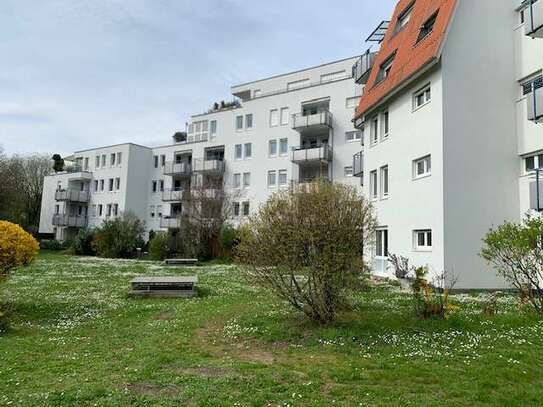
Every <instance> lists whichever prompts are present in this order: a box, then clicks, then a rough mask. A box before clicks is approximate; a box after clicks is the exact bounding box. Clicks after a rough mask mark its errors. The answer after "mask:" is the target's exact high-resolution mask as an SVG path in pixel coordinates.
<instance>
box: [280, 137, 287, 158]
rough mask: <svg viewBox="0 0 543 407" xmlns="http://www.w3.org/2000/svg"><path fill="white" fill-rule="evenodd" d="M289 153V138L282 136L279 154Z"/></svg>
mask: <svg viewBox="0 0 543 407" xmlns="http://www.w3.org/2000/svg"><path fill="white" fill-rule="evenodd" d="M287 154H288V139H287V138H282V139H281V140H279V155H287Z"/></svg>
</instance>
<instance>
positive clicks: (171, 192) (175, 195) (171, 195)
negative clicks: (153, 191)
mask: <svg viewBox="0 0 543 407" xmlns="http://www.w3.org/2000/svg"><path fill="white" fill-rule="evenodd" d="M184 196H185V190H183V189H165V190H164V191H162V200H163V201H164V202H181V201H182V200H183V199H184Z"/></svg>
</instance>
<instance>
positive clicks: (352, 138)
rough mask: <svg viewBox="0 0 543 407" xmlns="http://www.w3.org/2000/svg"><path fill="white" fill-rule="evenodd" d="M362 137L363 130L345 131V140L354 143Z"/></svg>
mask: <svg viewBox="0 0 543 407" xmlns="http://www.w3.org/2000/svg"><path fill="white" fill-rule="evenodd" d="M361 139H362V132H361V131H348V132H346V133H345V142H347V143H352V142H356V141H360V140H361Z"/></svg>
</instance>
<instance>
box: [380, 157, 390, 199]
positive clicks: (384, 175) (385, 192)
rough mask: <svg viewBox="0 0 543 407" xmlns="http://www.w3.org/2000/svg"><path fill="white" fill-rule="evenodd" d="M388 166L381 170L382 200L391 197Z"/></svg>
mask: <svg viewBox="0 0 543 407" xmlns="http://www.w3.org/2000/svg"><path fill="white" fill-rule="evenodd" d="M389 174H390V173H389V168H388V165H383V166H382V167H381V168H379V195H380V198H381V199H388V198H389V196H390V178H389Z"/></svg>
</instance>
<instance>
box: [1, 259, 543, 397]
mask: <svg viewBox="0 0 543 407" xmlns="http://www.w3.org/2000/svg"><path fill="white" fill-rule="evenodd" d="M181 271H182V270H179V269H169V268H164V267H162V266H161V265H160V264H159V263H153V262H134V261H114V260H101V259H94V258H82V257H69V256H63V255H58V254H51V253H44V254H42V255H40V257H39V258H38V259H37V260H36V261H35V262H34V263H33V264H32V265H31V266H30V267H27V268H23V269H20V270H17V271H16V272H15V273H14V274H13V275H12V277H11V278H10V279H9V280H8V281H7V282H6V283H5V284H3V286H2V287H1V289H0V300H2V301H7V302H9V303H11V305H12V321H13V324H12V325H13V326H12V330H11V331H10V332H8V333H5V334H3V335H0V405H2V406H4V405H6V406H7V405H12V406H13V405H21V406H44V405H54V406H74V405H77V406H85V405H89V406H116V405H135V406H147V405H165V406H167V405H182V406H223V405H224V406H268V405H270V406H332V405H337V406H373V405H383V406H385V405H386V406H388V405H401V406H405V405H435V406H443V405H451V406H477V405H510V406H512V405H520V406H526V405H541V403H542V401H541V400H542V399H543V374H542V373H543V352H542V351H543V323H542V322H541V321H539V320H538V319H537V318H535V317H534V316H530V315H526V314H523V313H521V312H519V311H518V307H517V304H516V300H515V298H513V297H503V298H501V300H500V312H499V313H498V315H496V316H493V317H486V316H483V315H482V313H481V301H482V300H483V299H484V298H483V296H475V295H473V296H469V295H458V296H454V302H455V303H457V304H458V305H459V306H460V309H459V310H458V311H456V313H455V314H453V315H452V316H451V317H450V318H449V319H448V320H447V321H437V320H433V321H419V320H417V319H416V318H414V317H413V315H412V307H411V304H410V302H409V297H408V296H407V295H406V294H403V293H400V292H399V291H398V290H397V289H395V288H393V287H381V288H375V289H373V290H371V291H370V292H366V293H360V295H359V296H357V297H356V302H357V304H358V309H357V311H355V312H351V313H349V314H347V315H342V317H341V319H340V321H339V322H338V323H337V324H335V325H334V326H332V327H326V328H324V327H315V326H312V325H311V324H309V323H307V322H306V321H305V320H304V318H303V317H302V316H300V315H299V314H297V313H294V312H290V310H289V309H288V308H287V309H285V307H284V306H282V305H281V303H279V302H277V301H275V300H274V299H273V298H271V297H270V296H269V295H268V294H267V293H263V292H261V291H260V290H258V289H257V288H255V287H251V286H249V285H247V284H246V283H245V282H244V281H243V280H242V279H241V278H240V277H239V275H238V271H237V269H236V267H235V266H223V265H209V266H204V267H200V268H194V269H191V270H187V271H189V272H194V273H197V274H198V275H199V278H200V287H201V297H200V298H197V299H192V300H176V299H171V300H156V299H145V300H141V299H129V298H127V297H126V293H127V288H128V282H129V281H130V279H132V278H133V277H135V276H138V275H168V274H175V273H176V272H181Z"/></svg>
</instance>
